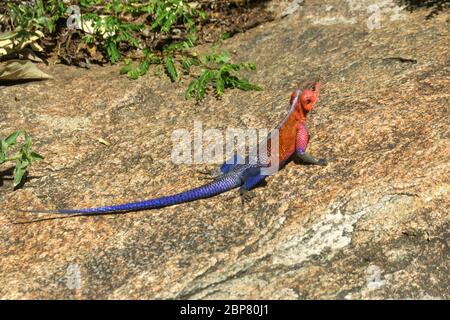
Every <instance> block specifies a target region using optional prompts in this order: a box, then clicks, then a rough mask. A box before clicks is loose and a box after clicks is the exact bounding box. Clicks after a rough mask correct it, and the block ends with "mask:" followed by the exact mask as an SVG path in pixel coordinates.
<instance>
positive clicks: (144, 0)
mask: <svg viewBox="0 0 450 320" xmlns="http://www.w3.org/2000/svg"><path fill="white" fill-rule="evenodd" d="M78 4H79V7H80V8H79V9H80V13H81V21H82V26H83V29H82V30H80V31H79V32H81V34H82V39H83V40H84V42H85V43H86V44H88V45H89V46H91V47H95V49H96V50H98V51H101V52H102V53H103V57H104V58H105V59H106V60H108V61H109V62H110V63H112V64H114V63H117V62H119V61H121V60H122V61H124V66H123V68H122V69H121V73H123V74H126V75H127V76H128V77H129V78H130V79H137V78H138V77H140V76H143V75H145V74H146V73H147V72H148V71H149V70H150V68H151V67H152V66H154V70H155V73H156V72H158V73H159V70H160V69H162V68H163V69H164V70H165V73H166V74H167V76H168V77H169V78H170V79H171V80H172V81H180V80H181V79H183V78H186V77H193V78H194V79H192V81H190V83H189V86H188V88H187V90H186V93H185V97H186V98H187V99H188V98H195V99H196V100H202V99H203V98H204V96H205V93H206V92H208V88H210V87H214V88H215V92H216V94H217V96H221V95H222V94H223V92H224V90H225V89H227V88H238V89H241V90H261V88H260V87H259V86H257V85H254V84H251V83H250V82H249V81H248V80H246V79H242V78H240V77H239V76H238V74H239V73H240V72H241V71H243V70H255V65H254V64H252V63H238V64H236V63H233V62H232V61H231V58H230V55H229V54H228V53H227V52H226V51H222V52H221V53H215V51H213V52H212V53H209V54H203V55H200V56H198V55H196V54H195V52H192V48H193V47H194V46H195V45H196V43H197V40H198V39H197V29H198V28H199V27H201V26H202V21H203V20H204V19H205V18H206V14H205V12H204V11H203V10H202V1H199V0H197V1H196V0H189V1H186V0H185V1H183V0H79V2H78ZM69 5H70V4H69V3H64V2H62V1H57V0H35V1H34V4H30V3H26V4H9V5H8V8H9V13H10V15H11V18H12V21H13V23H14V27H15V29H14V31H13V32H11V33H7V34H3V35H2V37H1V38H0V40H5V39H7V38H8V39H9V38H14V39H18V40H19V43H23V42H27V41H29V39H30V37H31V36H33V41H36V39H37V38H36V36H38V38H39V37H41V36H43V32H45V31H48V32H50V33H52V32H54V31H55V28H56V22H57V21H58V20H59V19H60V18H62V17H64V18H67V17H68V13H67V9H68V6H69ZM86 26H89V27H86ZM149 35H150V36H149ZM228 36H229V34H226V33H225V34H223V35H222V37H221V39H225V38H226V37H228ZM70 39H71V38H70ZM70 39H69V40H68V41H71V40H70ZM221 39H219V40H221ZM27 43H28V42H27ZM32 47H33V46H32ZM64 47H67V44H66V45H65V46H64ZM37 49H39V46H37ZM191 70H192V72H191ZM183 76H184V77H183Z"/></svg>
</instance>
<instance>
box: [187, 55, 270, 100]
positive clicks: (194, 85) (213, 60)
mask: <svg viewBox="0 0 450 320" xmlns="http://www.w3.org/2000/svg"><path fill="white" fill-rule="evenodd" d="M230 60H231V58H230V54H229V53H228V51H225V50H222V52H220V53H215V52H213V53H211V54H208V55H202V56H200V57H198V58H197V56H193V57H190V58H189V59H186V60H185V61H184V63H182V65H183V68H184V69H185V70H187V71H188V72H189V69H190V67H191V66H192V65H195V66H199V67H200V68H201V74H200V75H199V76H198V77H197V78H196V79H194V80H192V81H191V82H190V84H189V86H188V88H187V90H186V93H185V96H186V98H190V97H192V96H193V97H194V98H195V99H196V100H197V101H198V100H202V99H203V98H204V96H205V93H206V90H207V89H208V87H214V88H215V92H216V94H217V95H218V96H221V95H222V94H223V92H224V90H225V88H238V89H241V90H244V91H249V90H258V91H259V90H262V88H261V87H260V86H258V85H255V84H252V83H250V82H249V81H248V80H247V79H245V78H242V79H241V78H238V77H237V76H236V73H237V72H239V71H241V70H255V69H256V66H255V64H254V63H249V62H245V63H239V64H235V63H231V62H230Z"/></svg>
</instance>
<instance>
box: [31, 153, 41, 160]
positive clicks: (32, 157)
mask: <svg viewBox="0 0 450 320" xmlns="http://www.w3.org/2000/svg"><path fill="white" fill-rule="evenodd" d="M30 159H31V161H38V160H44V157H43V156H41V155H40V154H39V153H36V152H34V151H33V152H31V153H30Z"/></svg>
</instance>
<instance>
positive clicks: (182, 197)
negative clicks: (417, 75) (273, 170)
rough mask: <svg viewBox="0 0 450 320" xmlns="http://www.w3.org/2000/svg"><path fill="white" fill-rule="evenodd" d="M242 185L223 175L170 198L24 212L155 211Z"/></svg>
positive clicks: (236, 176) (234, 177)
mask: <svg viewBox="0 0 450 320" xmlns="http://www.w3.org/2000/svg"><path fill="white" fill-rule="evenodd" d="M241 185H242V180H241V179H240V178H239V176H238V175H224V176H221V177H220V178H219V179H217V180H214V181H212V182H210V183H208V184H205V185H203V186H201V187H198V188H194V189H191V190H188V191H184V192H180V193H177V194H174V195H171V196H165V197H160V198H155V199H150V200H144V201H138V202H132V203H124V204H119V205H114V206H105V207H97V208H85V209H60V210H29V211H25V212H35V213H59V214H76V213H79V214H98V213H109V212H129V211H138V210H145V209H156V208H162V207H168V206H172V205H174V204H179V203H184V202H190V201H194V200H197V199H202V198H209V197H212V196H215V195H218V194H220V193H223V192H226V191H229V190H231V189H234V188H237V187H239V186H241Z"/></svg>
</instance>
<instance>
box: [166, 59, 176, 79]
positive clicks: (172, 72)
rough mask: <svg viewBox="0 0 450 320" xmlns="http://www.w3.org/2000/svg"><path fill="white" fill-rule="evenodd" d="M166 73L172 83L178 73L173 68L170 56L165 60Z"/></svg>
mask: <svg viewBox="0 0 450 320" xmlns="http://www.w3.org/2000/svg"><path fill="white" fill-rule="evenodd" d="M166 71H167V74H168V75H169V77H170V79H171V80H172V81H175V80H177V79H178V72H177V69H176V67H175V61H174V59H173V57H172V56H168V57H167V58H166Z"/></svg>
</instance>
